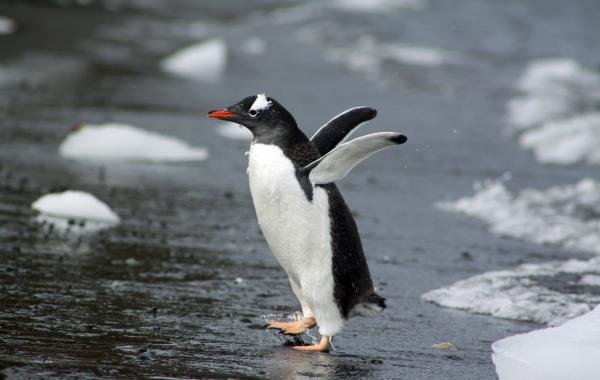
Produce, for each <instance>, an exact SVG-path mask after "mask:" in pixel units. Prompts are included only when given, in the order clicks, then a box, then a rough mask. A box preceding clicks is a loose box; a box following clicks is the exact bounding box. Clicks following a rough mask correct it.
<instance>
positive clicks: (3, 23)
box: [0, 15, 17, 35]
mask: <svg viewBox="0 0 600 380" xmlns="http://www.w3.org/2000/svg"><path fill="white" fill-rule="evenodd" d="M16 29H17V23H16V22H15V21H14V20H13V19H10V18H8V17H6V16H2V15H0V35H2V34H12V33H14V32H15V30H16Z"/></svg>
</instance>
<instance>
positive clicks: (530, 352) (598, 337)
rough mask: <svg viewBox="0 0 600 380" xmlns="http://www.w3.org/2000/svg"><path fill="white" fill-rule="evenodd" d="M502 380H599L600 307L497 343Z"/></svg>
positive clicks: (498, 363)
mask: <svg viewBox="0 0 600 380" xmlns="http://www.w3.org/2000/svg"><path fill="white" fill-rule="evenodd" d="M492 349H493V350H494V353H493V355H492V359H493V361H494V364H495V366H496V373H497V374H498V377H499V379H500V380H564V379H572V380H596V379H598V377H599V374H600V361H599V360H598V358H600V306H597V307H596V308H595V309H594V310H593V311H590V312H589V313H587V314H585V315H583V316H581V317H578V318H575V319H573V320H570V321H568V322H566V323H564V324H563V325H562V326H559V327H550V328H545V329H541V330H536V331H532V332H529V333H526V334H519V335H514V336H511V337H508V338H504V339H501V340H499V341H497V342H494V344H493V345H492Z"/></svg>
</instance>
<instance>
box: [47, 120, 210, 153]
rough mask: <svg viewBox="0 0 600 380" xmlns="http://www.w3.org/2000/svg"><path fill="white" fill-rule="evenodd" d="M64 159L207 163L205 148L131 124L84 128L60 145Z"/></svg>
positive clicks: (88, 126) (89, 125) (83, 126)
mask: <svg viewBox="0 0 600 380" xmlns="http://www.w3.org/2000/svg"><path fill="white" fill-rule="evenodd" d="M58 150H59V153H60V155H61V156H63V157H66V158H72V159H81V160H100V161H151V162H161V161H165V162H176V161H203V160H206V159H207V158H208V152H207V151H206V149H204V148H197V147H192V146H190V145H189V144H187V143H186V142H184V141H181V140H179V139H176V138H173V137H170V136H164V135H161V134H158V133H154V132H149V131H146V130H143V129H141V128H138V127H134V126H131V125H127V124H117V123H109V124H100V125H91V124H87V125H82V126H80V127H78V128H76V129H75V130H74V131H73V132H71V133H70V134H69V135H68V136H67V137H66V138H65V139H64V140H63V142H62V143H61V144H60V146H59V148H58Z"/></svg>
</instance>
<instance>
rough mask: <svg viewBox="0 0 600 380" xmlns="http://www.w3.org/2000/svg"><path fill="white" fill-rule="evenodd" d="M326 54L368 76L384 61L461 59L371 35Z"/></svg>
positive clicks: (429, 62) (419, 62) (429, 63)
mask: <svg viewBox="0 0 600 380" xmlns="http://www.w3.org/2000/svg"><path fill="white" fill-rule="evenodd" d="M325 58H326V59H328V60H329V61H331V62H335V63H341V64H344V65H346V66H347V67H348V68H349V69H350V70H353V71H356V72H361V73H364V74H367V75H369V76H377V75H379V74H380V73H381V71H382V70H383V66H384V64H385V63H386V62H388V63H389V62H394V63H397V64H400V65H411V66H421V67H436V66H440V65H445V64H456V63H459V62H461V61H463V60H464V58H463V57H462V55H461V54H459V53H457V52H452V51H449V50H444V49H439V48H434V47H430V46H419V45H409V44H405V43H401V42H379V41H377V40H376V39H375V38H373V37H371V36H362V37H361V38H359V39H358V41H357V42H356V44H355V46H351V47H345V48H332V49H328V50H326V52H325Z"/></svg>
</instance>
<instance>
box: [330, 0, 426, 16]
mask: <svg viewBox="0 0 600 380" xmlns="http://www.w3.org/2000/svg"><path fill="white" fill-rule="evenodd" d="M333 5H334V7H336V8H339V9H343V10H347V11H352V12H361V13H362V12H373V13H383V12H389V11H390V10H393V9H396V8H404V9H417V10H418V9H423V8H425V7H426V6H427V1H426V0H335V1H334V2H333Z"/></svg>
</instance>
